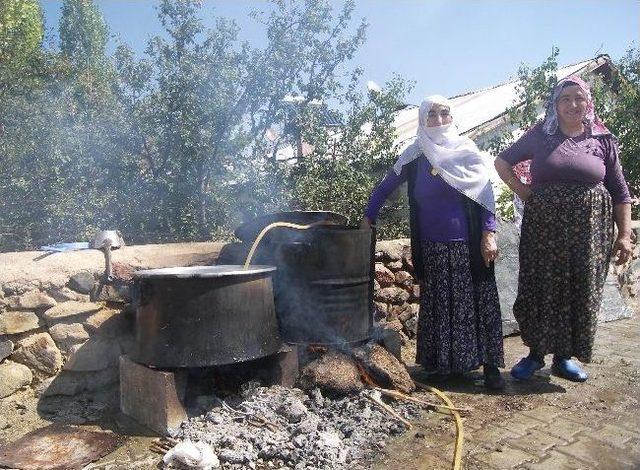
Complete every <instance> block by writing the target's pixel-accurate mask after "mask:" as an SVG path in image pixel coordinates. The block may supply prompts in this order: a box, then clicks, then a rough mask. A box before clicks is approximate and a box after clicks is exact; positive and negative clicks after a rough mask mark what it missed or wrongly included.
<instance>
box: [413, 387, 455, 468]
mask: <svg viewBox="0 0 640 470" xmlns="http://www.w3.org/2000/svg"><path fill="white" fill-rule="evenodd" d="M414 383H415V384H416V385H417V386H418V387H420V388H423V389H425V390H427V391H429V392H431V393H434V394H436V395H437V396H438V398H440V399H441V400H442V401H443V402H444V403H445V404H446V405H447V406H449V407H451V408H455V406H454V404H453V402H452V401H451V400H449V397H448V396H446V395H445V394H444V393H442V392H441V391H440V390H438V389H437V388H434V387H431V386H429V385H427V384H423V383H420V382H416V381H415V380H414ZM448 411H449V413H450V414H451V415H452V416H453V419H455V421H456V446H455V448H454V451H453V466H452V467H451V468H452V469H453V470H460V468H461V464H462V443H463V441H464V428H463V427H462V418H460V414H459V413H458V412H457V411H454V410H448Z"/></svg>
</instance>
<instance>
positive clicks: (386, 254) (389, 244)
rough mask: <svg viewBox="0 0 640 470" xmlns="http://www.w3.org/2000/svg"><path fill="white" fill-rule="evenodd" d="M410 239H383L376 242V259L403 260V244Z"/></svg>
mask: <svg viewBox="0 0 640 470" xmlns="http://www.w3.org/2000/svg"><path fill="white" fill-rule="evenodd" d="M408 242H409V241H408V240H382V241H379V242H377V243H376V261H377V260H378V258H380V259H381V260H384V261H401V260H402V253H403V246H404V245H406V244H408Z"/></svg>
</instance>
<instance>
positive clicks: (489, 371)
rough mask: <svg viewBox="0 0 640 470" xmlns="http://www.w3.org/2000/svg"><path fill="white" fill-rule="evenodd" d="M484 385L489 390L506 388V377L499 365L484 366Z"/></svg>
mask: <svg viewBox="0 0 640 470" xmlns="http://www.w3.org/2000/svg"><path fill="white" fill-rule="evenodd" d="M483 375H484V386H485V387H486V388H488V389H489V390H502V389H503V388H504V379H503V378H502V374H500V370H499V369H498V368H497V367H487V366H485V367H484V371H483Z"/></svg>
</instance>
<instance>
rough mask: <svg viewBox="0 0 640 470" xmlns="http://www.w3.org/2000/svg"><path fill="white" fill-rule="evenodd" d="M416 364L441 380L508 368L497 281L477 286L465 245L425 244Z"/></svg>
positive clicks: (462, 243)
mask: <svg viewBox="0 0 640 470" xmlns="http://www.w3.org/2000/svg"><path fill="white" fill-rule="evenodd" d="M422 253H423V259H424V260H425V262H424V267H423V268H424V281H423V282H422V283H421V285H420V313H419V317H418V338H417V357H416V362H417V363H419V364H421V365H422V366H423V367H424V368H425V369H426V370H428V371H432V372H439V373H441V374H449V373H463V372H467V371H470V370H474V369H477V368H478V367H479V366H480V365H482V364H490V365H494V366H497V367H504V353H503V349H502V317H501V315H500V302H499V300H498V289H497V288H496V283H495V280H494V279H490V280H485V281H480V282H477V283H474V282H473V279H472V277H471V266H470V262H469V246H468V245H467V243H466V242H447V243H439V242H429V241H423V242H422Z"/></svg>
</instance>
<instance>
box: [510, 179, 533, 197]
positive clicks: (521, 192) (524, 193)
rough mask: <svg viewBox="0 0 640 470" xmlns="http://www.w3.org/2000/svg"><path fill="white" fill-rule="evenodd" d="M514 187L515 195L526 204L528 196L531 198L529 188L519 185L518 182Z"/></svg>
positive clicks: (525, 185) (522, 184) (526, 185)
mask: <svg viewBox="0 0 640 470" xmlns="http://www.w3.org/2000/svg"><path fill="white" fill-rule="evenodd" d="M514 186H515V187H514V189H513V192H514V193H516V194H517V195H518V197H519V198H520V199H522V200H523V201H525V202H526V200H527V199H529V196H531V186H529V185H528V184H524V183H521V182H520V181H518V183H517V186H516V185H514Z"/></svg>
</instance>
